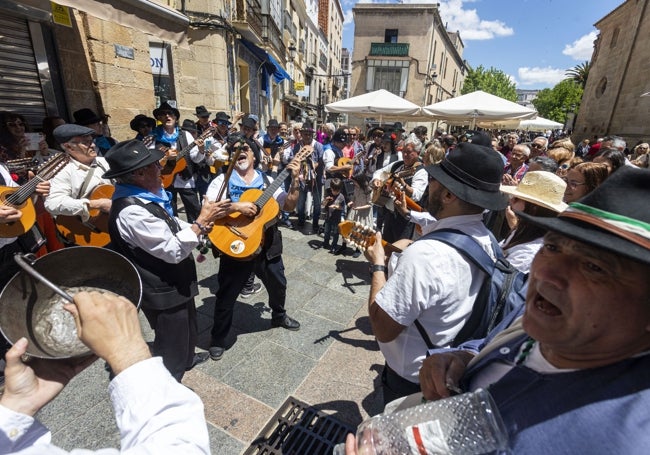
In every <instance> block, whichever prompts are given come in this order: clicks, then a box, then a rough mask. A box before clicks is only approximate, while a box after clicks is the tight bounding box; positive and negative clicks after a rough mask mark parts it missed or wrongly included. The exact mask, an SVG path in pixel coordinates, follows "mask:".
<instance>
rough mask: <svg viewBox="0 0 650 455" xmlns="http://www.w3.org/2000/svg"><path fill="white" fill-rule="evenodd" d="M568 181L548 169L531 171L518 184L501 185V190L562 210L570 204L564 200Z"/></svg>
mask: <svg viewBox="0 0 650 455" xmlns="http://www.w3.org/2000/svg"><path fill="white" fill-rule="evenodd" d="M565 189H566V182H565V181H564V180H562V178H561V177H558V176H557V175H555V174H553V173H551V172H547V171H531V172H526V175H524V177H523V178H522V179H521V181H520V182H519V185H517V186H507V185H501V191H502V192H503V193H507V194H509V195H512V196H515V197H517V198H519V199H523V200H524V201H528V202H532V203H533V204H536V205H539V206H541V207H544V208H547V209H550V210H555V211H556V212H561V211H563V210H564V209H566V208H567V207H568V206H567V205H566V204H565V203H564V202H562V197H563V196H564V190H565Z"/></svg>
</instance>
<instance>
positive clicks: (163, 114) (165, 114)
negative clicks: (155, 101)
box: [158, 111, 174, 117]
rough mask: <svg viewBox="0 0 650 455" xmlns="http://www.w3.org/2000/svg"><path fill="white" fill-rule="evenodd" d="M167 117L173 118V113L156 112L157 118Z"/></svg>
mask: <svg viewBox="0 0 650 455" xmlns="http://www.w3.org/2000/svg"><path fill="white" fill-rule="evenodd" d="M167 115H169V116H171V117H173V116H174V113H173V112H172V111H159V112H158V116H159V117H162V116H167Z"/></svg>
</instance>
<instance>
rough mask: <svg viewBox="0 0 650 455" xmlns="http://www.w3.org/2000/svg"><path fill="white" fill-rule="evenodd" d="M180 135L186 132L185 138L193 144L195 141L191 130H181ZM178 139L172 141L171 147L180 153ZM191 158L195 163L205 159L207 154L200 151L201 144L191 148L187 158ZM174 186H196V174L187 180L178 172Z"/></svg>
mask: <svg viewBox="0 0 650 455" xmlns="http://www.w3.org/2000/svg"><path fill="white" fill-rule="evenodd" d="M178 134H179V135H181V134H184V135H185V140H186V141H187V143H188V144H191V143H192V142H194V137H193V136H192V134H191V133H190V132H189V131H185V130H180V131H179V133H178ZM178 145H180V144H178V141H177V142H172V143H170V145H169V147H170V148H172V149H176V150H178V152H179V153H180V151H181V150H180V149H179V148H178ZM188 158H189V159H191V160H192V162H194V163H200V162H201V161H203V160H204V159H205V155H204V154H203V153H201V152H200V151H199V146H198V145H195V146H194V147H192V148H191V149H190V151H189V152H188V153H187V155H186V157H185V159H188ZM172 185H173V186H174V188H194V185H195V182H194V176H191V177H190V178H189V179H187V180H185V179H184V178H183V177H181V176H180V173H178V174H176V176H174V183H173V184H172Z"/></svg>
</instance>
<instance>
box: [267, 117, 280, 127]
mask: <svg viewBox="0 0 650 455" xmlns="http://www.w3.org/2000/svg"><path fill="white" fill-rule="evenodd" d="M266 128H280V124H279V123H278V121H277V120H276V119H274V118H272V119H271V120H269V123H268V124H267V125H266Z"/></svg>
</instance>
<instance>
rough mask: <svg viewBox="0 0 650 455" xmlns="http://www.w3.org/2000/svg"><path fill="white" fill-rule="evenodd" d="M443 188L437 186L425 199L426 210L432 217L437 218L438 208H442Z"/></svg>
mask: <svg viewBox="0 0 650 455" xmlns="http://www.w3.org/2000/svg"><path fill="white" fill-rule="evenodd" d="M443 191H444V188H443V187H442V186H439V187H438V189H437V190H436V191H434V192H433V193H429V198H428V200H427V211H428V212H429V213H430V214H431V216H432V217H434V218H436V219H437V218H439V214H440V210H441V209H442V193H443Z"/></svg>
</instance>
